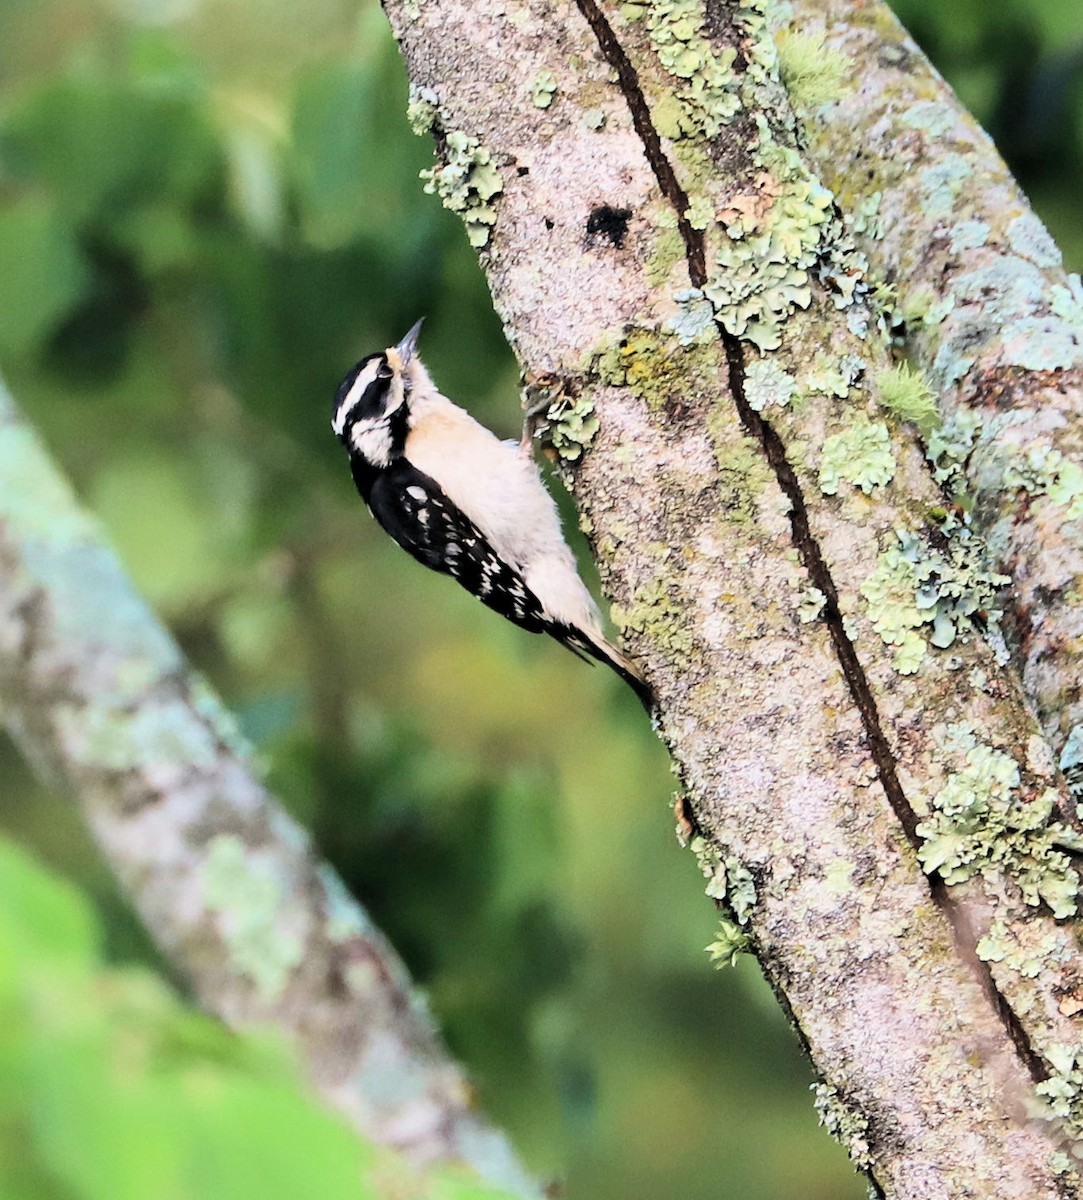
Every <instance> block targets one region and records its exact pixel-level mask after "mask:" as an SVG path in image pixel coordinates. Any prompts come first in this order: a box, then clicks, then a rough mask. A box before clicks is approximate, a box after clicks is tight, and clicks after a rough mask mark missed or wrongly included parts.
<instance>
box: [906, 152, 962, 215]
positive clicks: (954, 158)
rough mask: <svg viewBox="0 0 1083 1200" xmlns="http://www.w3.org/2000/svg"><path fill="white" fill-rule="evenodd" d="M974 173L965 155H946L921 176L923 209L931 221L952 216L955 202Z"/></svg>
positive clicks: (927, 168)
mask: <svg viewBox="0 0 1083 1200" xmlns="http://www.w3.org/2000/svg"><path fill="white" fill-rule="evenodd" d="M972 172H973V168H972V167H971V164H970V161H969V159H967V158H965V157H964V156H963V155H961V154H944V155H941V156H940V157H939V158H938V159H937V161H936V162H935V163H934V164H933V165H932V166H931V167H926V168H925V169H924V170H923V171H922V172H921V173H920V174H919V176H918V178H919V181H920V184H921V199H922V207H923V209H924V212H925V215H926V216H927V217H928V218H929V219H930V220H937V219H938V218H942V217H949V216H951V212H952V209H953V208H954V207H955V201H956V199H957V198H958V196H959V193H960V192H961V191H962V190H963V185H964V184H965V183H966V182H967V181H968V180H969V179H970V177H971V174H972Z"/></svg>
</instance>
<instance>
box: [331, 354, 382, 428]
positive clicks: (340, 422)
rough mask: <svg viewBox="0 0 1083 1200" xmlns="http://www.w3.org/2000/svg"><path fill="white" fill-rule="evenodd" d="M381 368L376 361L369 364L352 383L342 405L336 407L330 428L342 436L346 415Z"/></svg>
mask: <svg viewBox="0 0 1083 1200" xmlns="http://www.w3.org/2000/svg"><path fill="white" fill-rule="evenodd" d="M380 366H381V363H380V361H379V360H378V359H377V360H376V361H375V362H370V363H369V364H368V366H367V367H365V369H364V370H363V371H362V372H361V374H360V375H358V377H357V378H356V379H355V380H354V381H353V386H352V387H351V388H350V390H349V391H348V392H347V393H346V395H345V397H344V398H343V401H342V403H341V404H340V405H339V406H338V411H337V412H336V413H335V419H334V420H333V421H332V422H331V428H332V429H333V430H334V431H335V433H337V434H338V436H339V437H341V436H342V431H343V429H344V428H345V426H346V414H347V413H348V412H349V411H350V409H351V408H353V406H354V405H355V404H356V403H357V402H358V400H360V399H361V397H362V396H363V395H364V394H365V388H367V387H368V385H369V384H370V383H372V381H373V380H374V379H375V378H376V372H377V371H379V369H380Z"/></svg>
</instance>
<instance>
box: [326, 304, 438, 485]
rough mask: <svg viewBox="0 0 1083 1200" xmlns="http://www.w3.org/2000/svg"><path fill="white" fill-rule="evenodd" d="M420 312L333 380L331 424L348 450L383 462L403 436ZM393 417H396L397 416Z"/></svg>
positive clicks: (398, 446)
mask: <svg viewBox="0 0 1083 1200" xmlns="http://www.w3.org/2000/svg"><path fill="white" fill-rule="evenodd" d="M424 319H425V318H424V317H422V318H421V320H420V321H418V322H417V324H416V325H415V326H414V327H413V328H412V329H411V330H410V332H409V333H408V334H407V335H406V336H405V337H404V338H403V339H402V341H401V342H399V343H398V345H396V346H389V347H388V348H387V349H386V350H383V351H380V352H379V353H377V354H369V355H367V356H366V357H365V358H363V359H361V361H360V362H359V363H357V364H356V365H355V366H354V368H353V369H352V370H351V371H350V373H349V374H348V375H347V376H346V378H345V379H343V381H342V382H341V383H340V384H339V385H338V391H337V392H336V393H335V405H334V408H333V409H332V411H331V428H332V429H333V430H334V431H335V433H336V434H337V435H338V437H339V438H340V439H341V441H342V442H343V443H344V444H345V446H346V447H347V449H348V450H349V451H350V452H351V453H353V454H360V455H361V456H362V457H363V458H364V459H365V460H366V461H368V462H369V463H371V465H372V466H374V467H386V466H387V465H388V463H389V462H390V461H391V459H392V458H393V457H395V455H396V454H398V453H401V451H402V443H403V441H404V440H405V419H404V418H405V413H404V412H403V406H404V405H405V404H406V402H407V400H408V399H409V397H410V391H411V387H412V384H413V376H414V374H415V370H414V369H411V368H412V367H413V368H419V367H420V366H421V364H420V362H419V361H418V360H417V359H415V356H414V351H415V348H416V346H417V338H418V334H419V333H420V332H421V325H422V322H423V321H424ZM396 416H399V417H400V418H401V419H399V420H396V419H395V418H396Z"/></svg>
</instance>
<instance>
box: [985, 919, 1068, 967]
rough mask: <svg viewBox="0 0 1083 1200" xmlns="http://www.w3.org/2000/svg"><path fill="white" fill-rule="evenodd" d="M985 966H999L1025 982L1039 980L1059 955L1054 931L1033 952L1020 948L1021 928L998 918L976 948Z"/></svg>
mask: <svg viewBox="0 0 1083 1200" xmlns="http://www.w3.org/2000/svg"><path fill="white" fill-rule="evenodd" d="M975 950H976V952H977V955H978V957H979V958H980V959H981V960H982V962H992V963H998V964H1001V965H1003V966H1005V967H1007V968H1008V969H1009V970H1011V971H1014V972H1015V973H1016V974H1017V975H1021V976H1023V978H1024V979H1037V978H1038V976H1039V975H1040V974H1041V973H1042V971H1043V970H1048V969H1049V967H1050V965H1051V963H1052V962H1053V956H1054V955H1055V954H1056V952H1057V935H1056V933H1055V932H1054V931H1053V930H1050V932H1049V933H1047V934H1046V935H1045V937H1043V938H1042V939H1041V941H1039V942H1037V943H1036V944H1034V945H1033V946H1031V947H1030V948H1027V947H1024V946H1022V945H1021V944H1020V942H1019V939H1018V937H1017V928H1016V927H1015V926H1014V925H1013V924H1009V923H1008V922H1006V921H1004V920H1003V919H1002V918H1000V917H997V918H996V919H995V920H994V921H993V923H992V925H990V927H989V930H988V932H987V933H985V934H984V935H983V936H982V937H980V938H979V939H978V944H977V946H976V947H975Z"/></svg>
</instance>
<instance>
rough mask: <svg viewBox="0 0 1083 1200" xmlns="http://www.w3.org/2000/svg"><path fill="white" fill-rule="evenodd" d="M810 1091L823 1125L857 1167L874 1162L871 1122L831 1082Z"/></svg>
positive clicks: (862, 1168)
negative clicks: (871, 1154) (849, 1103)
mask: <svg viewBox="0 0 1083 1200" xmlns="http://www.w3.org/2000/svg"><path fill="white" fill-rule="evenodd" d="M810 1091H811V1092H812V1093H813V1104H814V1105H815V1108H816V1112H817V1115H818V1116H819V1118H820V1124H821V1125H822V1126H823V1127H824V1128H825V1129H826V1130H827V1132H828V1133H829V1134H831V1136H832V1137H833V1138H834V1139H835V1140H836V1141H837V1142H840V1143H841V1144H842V1146H843V1147H844V1148H845V1149H846V1152H847V1153H848V1154H849V1155H850V1159H851V1161H852V1162H853V1164H854V1166H855V1167H857V1168H858V1169H859V1170H864V1169H865V1168H866V1167H868V1166H869V1164H870V1163H871V1161H872V1159H871V1157H870V1150H869V1140H868V1132H869V1122H868V1120H867V1119H866V1118H865V1117H864V1116H862V1115H861V1113H859V1112H857V1111H856V1110H855V1109H853V1108H851V1107H850V1106H849V1105H848V1104H847V1103H846V1102H845V1101H844V1100H843V1098H842V1096H841V1095H840V1093H839V1090H838V1088H835V1087H832V1086H831V1085H830V1084H827V1083H814V1084H813V1085H812V1087H811V1088H810Z"/></svg>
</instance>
